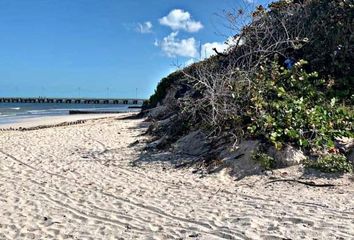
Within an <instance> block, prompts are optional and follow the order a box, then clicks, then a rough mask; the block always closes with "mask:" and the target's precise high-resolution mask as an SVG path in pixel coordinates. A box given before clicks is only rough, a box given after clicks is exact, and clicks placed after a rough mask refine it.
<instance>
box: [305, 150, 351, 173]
mask: <svg viewBox="0 0 354 240" xmlns="http://www.w3.org/2000/svg"><path fill="white" fill-rule="evenodd" d="M305 166H306V167H308V168H314V169H318V170H320V171H322V172H327V173H335V172H339V173H345V172H349V173H350V172H353V166H352V165H351V164H350V163H349V162H348V161H347V159H346V157H345V156H343V155H340V154H329V155H325V156H323V157H320V158H318V159H317V161H308V162H306V164H305Z"/></svg>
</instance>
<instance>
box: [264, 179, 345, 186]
mask: <svg viewBox="0 0 354 240" xmlns="http://www.w3.org/2000/svg"><path fill="white" fill-rule="evenodd" d="M275 182H295V183H300V184H303V185H306V186H310V187H336V186H340V185H334V184H330V183H323V184H321V183H315V182H314V181H302V180H298V179H275V180H272V181H269V182H267V183H266V184H271V183H275Z"/></svg>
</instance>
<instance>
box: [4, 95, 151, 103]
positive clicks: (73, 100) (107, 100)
mask: <svg viewBox="0 0 354 240" xmlns="http://www.w3.org/2000/svg"><path fill="white" fill-rule="evenodd" d="M145 100H146V99H133V98H125V99H114V98H18V97H12V98H11V97H10V98H0V103H58V104H59V103H65V104H124V105H143V103H144V101H145Z"/></svg>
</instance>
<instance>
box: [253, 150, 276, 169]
mask: <svg viewBox="0 0 354 240" xmlns="http://www.w3.org/2000/svg"><path fill="white" fill-rule="evenodd" d="M252 159H253V160H254V161H256V162H259V163H260V164H261V166H262V167H263V168H264V169H265V170H271V169H274V168H275V167H276V164H275V159H274V158H272V157H271V156H269V155H268V154H266V153H263V152H257V153H254V154H253V155H252Z"/></svg>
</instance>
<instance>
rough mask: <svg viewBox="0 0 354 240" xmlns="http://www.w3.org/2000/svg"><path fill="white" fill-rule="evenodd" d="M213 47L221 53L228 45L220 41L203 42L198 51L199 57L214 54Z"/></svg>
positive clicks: (203, 57)
mask: <svg viewBox="0 0 354 240" xmlns="http://www.w3.org/2000/svg"><path fill="white" fill-rule="evenodd" d="M214 48H216V50H217V51H218V52H220V53H222V52H224V51H225V50H226V49H227V48H228V45H227V44H225V43H222V42H212V43H205V44H203V45H202V49H201V53H200V56H201V58H202V59H205V58H208V57H210V56H213V55H216V53H215V51H214V50H213V49H214Z"/></svg>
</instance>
